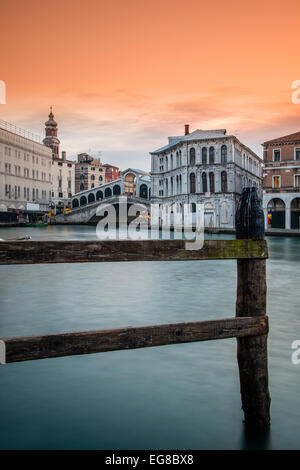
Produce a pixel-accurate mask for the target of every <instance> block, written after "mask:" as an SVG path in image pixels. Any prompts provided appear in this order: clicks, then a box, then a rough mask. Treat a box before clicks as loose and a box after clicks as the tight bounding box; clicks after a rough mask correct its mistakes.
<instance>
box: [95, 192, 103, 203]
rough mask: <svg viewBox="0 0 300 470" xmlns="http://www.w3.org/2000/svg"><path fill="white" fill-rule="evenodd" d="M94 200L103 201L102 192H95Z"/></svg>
mask: <svg viewBox="0 0 300 470" xmlns="http://www.w3.org/2000/svg"><path fill="white" fill-rule="evenodd" d="M96 199H97V201H101V200H102V199H103V191H97V192H96Z"/></svg>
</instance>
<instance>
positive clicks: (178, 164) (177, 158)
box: [176, 152, 180, 167]
mask: <svg viewBox="0 0 300 470" xmlns="http://www.w3.org/2000/svg"><path fill="white" fill-rule="evenodd" d="M176 166H177V167H179V166H180V161H179V153H178V152H176Z"/></svg>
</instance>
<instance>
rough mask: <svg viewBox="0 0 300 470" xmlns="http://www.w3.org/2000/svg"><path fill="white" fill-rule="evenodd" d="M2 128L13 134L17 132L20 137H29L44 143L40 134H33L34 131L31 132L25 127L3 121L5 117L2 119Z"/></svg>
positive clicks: (0, 123) (0, 122) (0, 126)
mask: <svg viewBox="0 0 300 470" xmlns="http://www.w3.org/2000/svg"><path fill="white" fill-rule="evenodd" d="M0 129H3V130H5V131H8V132H11V133H12V134H17V135H19V136H20V137H24V138H25V139H29V140H32V141H33V142H36V143H38V144H41V145H43V139H42V137H40V136H39V135H37V134H33V133H32V132H29V131H27V130H25V129H21V128H20V127H17V126H15V125H14V124H11V123H10V122H7V121H3V119H0Z"/></svg>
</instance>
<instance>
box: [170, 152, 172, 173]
mask: <svg viewBox="0 0 300 470" xmlns="http://www.w3.org/2000/svg"><path fill="white" fill-rule="evenodd" d="M170 167H171V168H170V170H172V169H173V154H172V153H171V163H170Z"/></svg>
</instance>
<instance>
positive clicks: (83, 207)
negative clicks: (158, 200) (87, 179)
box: [56, 168, 151, 224]
mask: <svg viewBox="0 0 300 470" xmlns="http://www.w3.org/2000/svg"><path fill="white" fill-rule="evenodd" d="M120 196H126V197H127V204H128V205H129V206H130V205H132V204H137V203H140V204H143V205H144V206H145V207H147V208H149V207H150V197H151V178H150V175H149V174H148V173H146V172H145V171H143V170H137V169H133V168H127V170H125V171H123V172H122V176H121V178H119V179H117V180H115V181H112V182H110V183H106V184H102V185H100V186H97V187H94V188H91V189H87V190H85V191H81V192H79V193H76V194H74V195H73V196H72V198H71V200H70V209H71V210H69V211H66V212H65V213H63V214H59V215H57V216H56V222H57V223H64V224H65V223H70V224H72V223H93V222H96V220H97V210H98V208H99V206H101V205H106V204H113V205H114V206H118V204H119V197H120ZM98 212H99V210H98Z"/></svg>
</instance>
